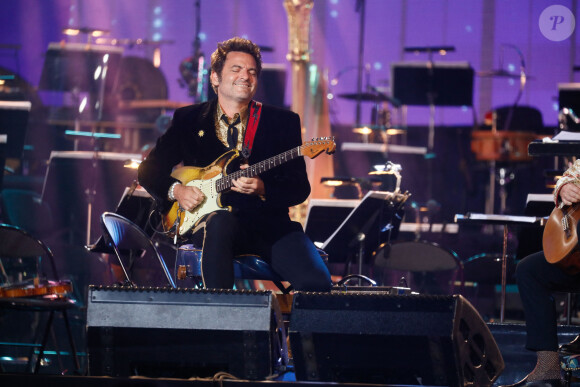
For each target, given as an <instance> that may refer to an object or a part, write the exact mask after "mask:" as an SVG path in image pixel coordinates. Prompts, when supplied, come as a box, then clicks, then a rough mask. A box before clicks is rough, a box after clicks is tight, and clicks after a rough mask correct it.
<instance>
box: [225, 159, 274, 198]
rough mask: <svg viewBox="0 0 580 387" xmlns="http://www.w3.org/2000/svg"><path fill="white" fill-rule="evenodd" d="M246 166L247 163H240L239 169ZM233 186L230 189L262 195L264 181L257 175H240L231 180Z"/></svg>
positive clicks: (264, 191) (247, 193)
mask: <svg viewBox="0 0 580 387" xmlns="http://www.w3.org/2000/svg"><path fill="white" fill-rule="evenodd" d="M246 168H248V164H242V165H240V169H246ZM232 183H233V184H234V186H233V187H232V191H236V192H239V193H242V194H246V195H264V194H265V193H266V189H265V188H264V182H263V181H262V179H260V177H259V176H255V177H240V178H239V179H236V180H234V181H233V182H232Z"/></svg>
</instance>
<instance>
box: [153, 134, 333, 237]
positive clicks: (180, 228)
mask: <svg viewBox="0 0 580 387" xmlns="http://www.w3.org/2000/svg"><path fill="white" fill-rule="evenodd" d="M335 149H336V143H335V142H334V138H329V137H323V138H319V139H312V141H309V142H305V143H303V144H302V145H300V146H297V147H296V148H293V149H290V150H288V151H286V152H283V153H280V154H278V155H276V156H273V157H270V158H268V159H266V160H263V161H260V162H259V163H256V164H254V165H250V166H249V167H248V168H246V169H240V170H237V171H235V172H233V173H230V174H227V172H226V171H227V168H228V166H229V165H230V163H232V161H233V160H235V159H236V158H238V156H239V152H238V151H237V150H230V151H228V152H226V153H224V154H223V155H221V156H220V157H219V158H218V159H217V160H215V161H214V162H213V163H211V164H210V165H208V166H206V167H204V168H198V167H181V168H177V169H176V170H174V171H173V173H172V174H171V176H172V177H174V178H176V179H177V180H179V181H181V182H182V184H185V185H186V186H192V187H197V188H199V189H200V190H201V192H203V194H204V195H205V198H204V200H203V202H201V204H200V205H198V206H197V207H196V208H194V209H193V210H192V211H185V210H184V209H182V208H181V207H180V206H179V203H178V202H177V201H176V202H175V203H173V206H172V207H171V209H170V210H169V211H168V212H167V214H165V215H164V217H163V226H164V229H165V230H168V231H169V233H172V234H174V235H177V234H179V235H183V234H185V233H186V232H188V231H189V230H191V229H192V228H193V227H194V226H196V225H197V224H198V222H199V221H200V219H201V218H203V217H204V216H205V215H207V214H210V213H212V212H214V211H218V210H231V208H230V207H224V206H222V203H221V195H222V193H224V192H227V191H228V190H229V189H231V188H232V187H233V185H234V184H233V181H234V180H236V179H239V178H240V177H254V176H258V175H260V174H261V173H264V172H266V171H269V170H270V169H272V168H275V167H277V166H279V165H282V164H284V163H286V162H287V161H290V160H293V159H295V158H297V157H299V156H308V157H310V158H311V159H313V158H315V157H316V156H318V155H319V154H321V153H322V152H326V153H328V154H332V153H334V151H335Z"/></svg>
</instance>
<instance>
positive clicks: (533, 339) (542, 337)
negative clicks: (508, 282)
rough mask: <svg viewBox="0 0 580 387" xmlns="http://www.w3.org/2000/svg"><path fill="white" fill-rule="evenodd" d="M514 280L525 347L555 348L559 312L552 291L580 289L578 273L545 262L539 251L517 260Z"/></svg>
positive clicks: (547, 349)
mask: <svg viewBox="0 0 580 387" xmlns="http://www.w3.org/2000/svg"><path fill="white" fill-rule="evenodd" d="M516 281H517V284H518V289H519V293H520V297H521V299H522V303H523V306H524V313H525V317H526V333H527V336H526V348H527V349H530V350H532V351H556V350H558V336H557V329H556V327H557V318H558V316H557V314H556V306H555V303H554V298H553V297H552V293H554V292H577V291H578V290H580V274H578V275H568V274H566V273H564V272H563V271H562V270H560V269H559V268H558V267H557V266H555V265H553V264H551V263H548V261H546V258H545V257H544V253H543V252H542V251H540V252H537V253H534V254H531V255H528V256H527V257H525V258H524V259H522V260H521V261H520V262H519V263H518V265H517V268H516Z"/></svg>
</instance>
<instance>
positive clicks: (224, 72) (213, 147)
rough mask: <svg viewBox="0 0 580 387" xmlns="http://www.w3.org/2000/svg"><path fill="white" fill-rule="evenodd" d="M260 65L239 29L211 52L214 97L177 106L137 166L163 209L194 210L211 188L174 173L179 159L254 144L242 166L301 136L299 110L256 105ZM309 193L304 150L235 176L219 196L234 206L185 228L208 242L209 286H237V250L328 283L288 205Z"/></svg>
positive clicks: (311, 282) (315, 283) (301, 279)
mask: <svg viewBox="0 0 580 387" xmlns="http://www.w3.org/2000/svg"><path fill="white" fill-rule="evenodd" d="M261 69H262V58H261V54H260V50H259V48H258V46H257V45H255V44H254V43H252V42H251V41H249V40H246V39H242V38H237V37H236V38H232V39H229V40H226V41H224V42H221V43H219V44H218V46H217V49H216V50H215V52H214V53H213V54H212V56H211V75H210V81H211V86H212V87H213V89H214V91H215V92H216V95H217V99H214V100H212V101H209V102H204V103H199V104H195V105H191V106H187V107H184V108H181V109H178V110H176V111H175V114H174V116H173V121H172V124H171V126H170V127H169V128H168V129H167V131H166V132H165V133H164V134H163V135H162V136H161V137H160V138H159V139H158V140H157V143H156V145H155V147H154V148H153V149H152V150H151V152H150V153H149V155H148V157H147V158H146V160H144V161H143V162H142V163H141V165H140V167H139V172H138V178H139V183H140V184H141V185H142V186H143V187H144V188H145V189H146V190H147V191H148V192H149V193H150V194H151V195H152V196H153V197H154V198H155V199H156V201H157V202H158V203H159V204H160V205H161V206H162V210H163V211H167V210H169V209H170V208H171V206H172V205H173V202H175V201H177V202H178V203H179V205H180V206H181V207H182V208H183V209H185V210H187V211H191V210H193V209H194V208H196V207H197V206H199V205H200V203H202V201H203V200H204V199H205V198H206V196H207V195H208V193H207V192H202V190H200V189H199V188H197V187H192V186H187V185H185V184H184V183H187V182H181V181H179V180H177V179H176V178H173V177H172V176H171V173H172V170H173V167H175V166H176V165H178V164H180V163H183V165H184V166H193V167H198V168H203V167H207V166H209V165H211V164H212V163H213V162H214V161H216V160H217V159H218V158H219V157H220V156H221V155H222V154H224V153H226V152H228V151H229V150H233V149H237V150H238V151H243V152H244V153H246V152H247V151H248V150H251V153H250V155H249V157H245V158H243V159H242V160H241V162H240V164H241V165H240V168H242V169H244V168H246V167H247V165H253V164H256V163H257V162H260V161H263V160H265V159H267V158H270V157H273V156H276V155H278V154H281V153H284V152H286V151H288V150H290V149H293V148H296V147H298V146H300V145H301V144H302V138H301V125H300V118H299V116H298V115H297V114H295V113H293V112H290V111H287V110H283V109H279V108H276V107H273V106H268V105H262V106H261V109H259V114H257V115H256V114H255V113H256V111H257V110H256V109H258V108H257V106H258V105H256V104H254V103H253V102H252V98H253V97H254V95H255V93H256V89H257V87H258V77H259V75H260V71H261ZM250 115H252V116H253V117H254V119H255V118H256V116H257V117H259V123H258V124H257V127H256V131H255V136H254V139H253V144H251V146H249V147H248V146H247V145H244V136H245V134H246V132H247V131H248V132H251V130H247V129H248V127H251V126H252V124H251V121H252V120H249V116H250ZM246 154H247V153H246ZM237 161H238V160H236V161H235V162H232V163H233V164H235V163H236V162H237ZM228 170H229V168H228ZM210 188H212V187H210ZM309 194H310V184H309V182H308V177H307V174H306V164H305V161H304V159H303V158H302V157H298V158H295V159H293V160H291V161H288V162H285V163H283V164H281V165H279V166H277V167H274V168H273V169H271V170H269V171H268V172H265V173H263V174H261V175H260V176H257V177H240V178H238V179H237V180H235V181H234V182H233V187H232V189H231V191H230V192H228V193H227V194H225V195H222V201H223V203H222V204H223V205H229V206H231V207H232V211H231V212H230V211H222V210H218V211H215V212H212V213H211V214H209V215H207V216H206V217H204V218H203V219H202V222H201V223H200V224H201V225H202V226H204V227H200V228H199V229H198V227H195V228H194V230H192V231H195V232H193V233H191V232H190V234H189V235H187V237H188V239H189V241H190V242H193V243H194V244H195V245H196V246H203V249H202V264H201V268H202V276H203V283H204V286H205V287H206V288H232V287H233V285H234V270H233V258H234V256H236V255H239V254H257V255H259V256H260V257H262V258H263V259H265V260H266V261H268V262H269V263H270V264H271V265H272V268H273V269H274V271H276V272H277V273H278V274H280V275H281V276H282V278H284V279H285V280H288V281H289V282H290V283H291V284H292V285H293V287H294V289H296V290H304V291H329V290H330V286H331V279H330V273H329V271H328V268H327V267H326V265H325V264H324V262H323V260H322V259H321V257H320V254H319V253H318V250H317V249H316V247H315V246H314V245H313V243H312V242H311V241H310V239H309V238H308V237H307V236H306V234H305V233H304V231H303V229H302V226H301V225H300V224H299V223H297V222H292V221H291V220H290V217H289V214H288V208H289V207H290V206H294V205H297V204H300V203H302V202H303V201H304V200H306V198H307V197H308V195H309ZM208 200H211V198H208ZM214 200H215V199H214Z"/></svg>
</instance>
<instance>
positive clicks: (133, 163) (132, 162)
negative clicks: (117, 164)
mask: <svg viewBox="0 0 580 387" xmlns="http://www.w3.org/2000/svg"><path fill="white" fill-rule="evenodd" d="M140 164H141V160H137V159H129V160H126V161H125V163H124V164H123V167H125V168H130V169H137V168H139V165H140Z"/></svg>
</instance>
